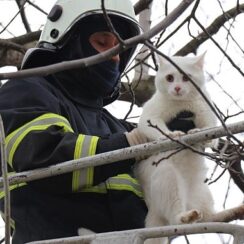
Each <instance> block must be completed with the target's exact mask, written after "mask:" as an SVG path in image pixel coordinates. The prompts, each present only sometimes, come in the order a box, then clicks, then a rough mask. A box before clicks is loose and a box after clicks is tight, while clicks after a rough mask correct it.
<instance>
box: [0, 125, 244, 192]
mask: <svg viewBox="0 0 244 244" xmlns="http://www.w3.org/2000/svg"><path fill="white" fill-rule="evenodd" d="M228 130H229V131H230V132H231V133H232V134H236V133H241V132H244V123H243V121H242V122H238V123H234V124H231V125H228ZM227 135H228V133H227V132H226V130H225V129H224V128H223V127H222V126H219V127H214V128H209V129H204V130H202V131H199V132H196V133H194V134H190V135H184V136H182V137H181V138H180V141H181V142H183V143H185V144H188V145H191V144H196V143H199V142H203V141H207V140H211V139H215V138H219V137H224V136H227ZM178 148H180V146H179V144H178V143H177V142H174V141H172V140H169V139H166V140H161V139H159V140H157V141H153V142H149V143H146V144H142V145H137V146H133V147H128V148H124V149H119V150H115V151H111V152H106V153H101V154H96V155H94V156H89V157H84V158H80V159H76V160H70V161H66V162H63V163H58V164H56V165H52V166H49V167H47V168H41V169H35V170H30V171H26V172H21V173H16V174H14V175H11V176H9V178H8V179H9V184H10V185H12V184H18V183H22V182H29V181H32V180H37V179H42V178H46V177H52V176H55V175H60V174H64V173H68V172H72V171H74V170H79V169H82V168H86V167H92V166H99V165H104V164H109V163H112V162H116V161H118V160H125V159H130V158H136V157H137V156H146V155H152V154H154V153H158V152H166V151H169V150H174V149H178ZM2 185H3V178H2V177H0V187H1V186H2Z"/></svg>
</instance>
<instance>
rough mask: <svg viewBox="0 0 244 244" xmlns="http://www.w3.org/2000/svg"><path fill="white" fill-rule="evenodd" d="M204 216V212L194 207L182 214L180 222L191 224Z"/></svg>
mask: <svg viewBox="0 0 244 244" xmlns="http://www.w3.org/2000/svg"><path fill="white" fill-rule="evenodd" d="M202 218H203V215H202V212H200V211H199V210H197V209H192V210H190V211H187V212H184V213H182V214H180V222H181V223H182V224H190V223H195V222H199V221H200V220H201V219H202Z"/></svg>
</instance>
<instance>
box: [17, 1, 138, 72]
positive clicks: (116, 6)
mask: <svg viewBox="0 0 244 244" xmlns="http://www.w3.org/2000/svg"><path fill="white" fill-rule="evenodd" d="M104 5H105V9H106V12H107V13H108V15H109V16H110V17H116V18H117V19H119V21H121V22H122V23H123V24H124V25H126V26H129V27H130V32H131V33H129V37H133V36H136V35H138V34H140V33H141V28H140V26H139V24H138V22H137V21H136V18H135V13H134V9H133V5H132V3H131V1H130V0H123V1H122V0H105V1H104ZM98 15H100V16H102V15H103V11H102V5H101V0H58V1H57V2H56V4H55V5H54V7H53V8H52V10H51V11H50V13H49V15H48V17H47V22H46V24H45V26H44V29H43V31H42V34H41V37H40V39H39V42H38V44H37V47H36V48H32V49H30V50H28V52H27V53H26V55H25V57H24V59H23V62H22V68H28V67H33V66H39V65H40V60H44V59H45V60H48V59H49V58H47V57H48V56H47V55H48V53H49V54H52V53H54V52H55V51H57V50H59V49H62V47H63V46H64V45H65V43H66V42H67V40H68V39H69V36H70V34H71V33H72V29H74V28H75V26H77V25H78V24H80V23H82V22H83V21H84V20H85V19H87V18H88V17H89V16H98ZM115 29H116V26H115ZM134 52H135V48H133V49H131V51H130V53H128V55H129V56H130V57H131V56H132V55H133V53H134ZM50 57H51V55H50ZM50 60H52V58H51V59H49V61H50ZM47 62H48V61H47ZM126 62H127V63H128V62H129V57H128V60H127V61H126ZM44 64H45V65H46V64H49V63H44ZM42 65H43V64H42Z"/></svg>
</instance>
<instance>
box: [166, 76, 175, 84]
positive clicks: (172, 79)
mask: <svg viewBox="0 0 244 244" xmlns="http://www.w3.org/2000/svg"><path fill="white" fill-rule="evenodd" d="M166 80H167V81H168V82H173V81H174V76H173V75H166Z"/></svg>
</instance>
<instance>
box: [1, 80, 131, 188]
mask: <svg viewBox="0 0 244 244" xmlns="http://www.w3.org/2000/svg"><path fill="white" fill-rule="evenodd" d="M47 94H48V96H47ZM9 98H11V99H9ZM0 112H1V115H2V117H3V121H4V126H5V133H6V150H7V156H8V163H9V165H10V166H11V167H12V169H13V170H14V171H15V172H21V171H26V170H32V169H37V168H42V167H48V166H50V165H54V164H57V163H60V162H64V161H68V160H72V159H78V158H81V157H85V156H91V155H94V154H96V153H101V152H105V151H111V150H114V149H118V148H122V147H126V146H128V144H127V141H126V139H125V137H124V135H123V134H120V133H119V134H118V135H113V136H111V138H103V139H102V138H98V137H97V136H92V135H83V134H77V133H74V131H73V129H72V127H71V125H70V123H69V121H68V120H67V119H66V118H65V117H63V116H61V115H60V114H61V112H60V106H59V102H58V100H57V99H56V97H55V96H53V95H52V94H51V93H50V91H48V92H47V91H46V90H45V88H43V86H40V85H38V83H37V84H33V83H31V82H29V83H28V82H24V81H23V82H22V81H14V80H13V81H9V82H7V83H6V84H5V85H4V86H3V87H2V88H1V91H0ZM115 141H116V142H117V143H115ZM131 162H132V161H126V162H123V161H122V162H116V163H113V164H111V165H110V166H107V167H106V166H104V167H103V166H98V167H95V168H94V167H88V168H84V169H80V170H75V171H73V172H71V173H67V174H62V175H59V176H55V177H49V178H45V179H41V180H37V181H32V182H30V183H28V184H31V185H32V186H34V187H38V188H40V189H44V190H46V191H55V192H77V191H80V190H81V189H82V188H84V187H90V186H92V185H94V184H97V183H99V182H101V181H103V180H105V179H106V178H108V177H110V176H114V175H116V174H117V173H124V172H126V171H128V169H129V167H130V165H131Z"/></svg>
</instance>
